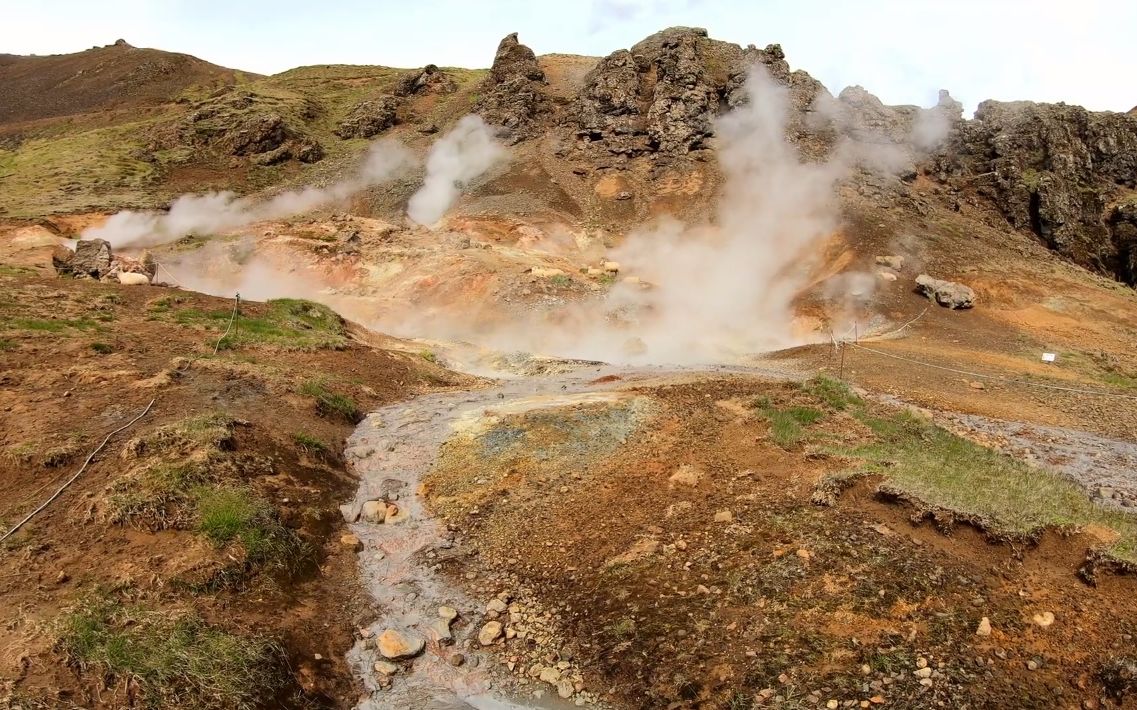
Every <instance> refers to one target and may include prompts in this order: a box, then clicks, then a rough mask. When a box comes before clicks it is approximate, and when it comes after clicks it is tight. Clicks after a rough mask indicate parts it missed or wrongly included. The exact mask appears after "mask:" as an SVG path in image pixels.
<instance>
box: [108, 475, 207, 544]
mask: <svg viewBox="0 0 1137 710" xmlns="http://www.w3.org/2000/svg"><path fill="white" fill-rule="evenodd" d="M213 478H214V476H213V475H212V473H211V469H210V467H209V465H208V464H203V463H200V462H177V463H167V462H160V463H156V464H153V465H151V466H148V467H146V468H145V469H143V471H142V472H141V473H140V474H139V475H137V476H130V477H126V478H121V479H119V480H118V481H116V482H115V483H114V485H112V486H111V489H110V495H109V497H108V512H107V518H108V519H109V520H110V522H112V523H117V524H120V525H126V524H129V525H134V526H136V527H141V528H144V529H147V530H164V529H169V528H185V527H188V526H189V524H190V523H191V522H192V521H193V520H194V517H195V512H194V505H195V503H196V498H195V496H194V492H195V491H196V490H197V489H199V488H200V487H201V486H203V485H205V484H207V483H208V482H210V481H212V480H213Z"/></svg>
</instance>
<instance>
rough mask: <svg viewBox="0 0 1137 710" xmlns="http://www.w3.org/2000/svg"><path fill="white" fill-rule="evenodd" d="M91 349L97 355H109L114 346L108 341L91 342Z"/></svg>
mask: <svg viewBox="0 0 1137 710" xmlns="http://www.w3.org/2000/svg"><path fill="white" fill-rule="evenodd" d="M91 349H92V350H94V351H95V352H96V353H98V354H99V355H110V354H111V353H113V352H114V348H113V347H112V346H111V345H109V344H108V343H91Z"/></svg>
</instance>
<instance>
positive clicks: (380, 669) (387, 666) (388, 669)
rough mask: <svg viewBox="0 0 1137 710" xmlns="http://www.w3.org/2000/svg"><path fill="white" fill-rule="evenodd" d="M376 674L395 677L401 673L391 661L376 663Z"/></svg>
mask: <svg viewBox="0 0 1137 710" xmlns="http://www.w3.org/2000/svg"><path fill="white" fill-rule="evenodd" d="M375 672H376V673H379V674H380V675H395V674H396V673H398V672H399V667H398V666H397V665H395V664H394V663H391V662H390V661H376V662H375Z"/></svg>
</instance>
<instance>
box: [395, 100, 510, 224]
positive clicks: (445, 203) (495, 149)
mask: <svg viewBox="0 0 1137 710" xmlns="http://www.w3.org/2000/svg"><path fill="white" fill-rule="evenodd" d="M504 155H505V148H503V147H502V146H501V144H500V143H498V142H497V140H495V138H494V134H493V131H492V130H491V129H490V128H489V126H487V125H486V123H485V121H483V120H482V118H481V117H480V116H477V115H473V114H471V115H469V116H464V117H462V120H460V121H458V125H456V126H455V127H454V128H453V129H452V130H451V131H450V132H449V133H447V134H446V135H445V136H443V137H442V138H440V139H439V140H438V141H436V142H435V144H434V145H433V146H431V148H430V155H429V156H428V157H427V159H426V178H425V180H424V181H423V184H422V187H421V188H419V190H418V192H416V193H415V194H414V195H413V196H412V197H411V200H410V202H409V203H408V204H407V216H408V217H410V218H411V220H413V221H414V222H416V223H418V224H421V225H427V226H429V225H433V224H435V223H436V222H438V220H440V219H442V215H444V214H445V213H446V210H447V209H449V207H450V205H452V204H454V201H455V200H457V199H458V197H459V195H461V194H462V189H463V188H464V187H465V186H466V185H467V184H468V183H469V182H470V181H471V180H473V179H475V178H476V177H478V176H479V175H481V174H482V173H484V172H485V171H487V170H489V169H490V168H491V167H492V166H493V164H494V163H496V162H497V161H498V160H500V159H501V158H502V157H503V156H504Z"/></svg>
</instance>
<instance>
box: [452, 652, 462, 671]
mask: <svg viewBox="0 0 1137 710" xmlns="http://www.w3.org/2000/svg"><path fill="white" fill-rule="evenodd" d="M465 662H466V657H465V656H463V655H462V654H460V653H455V654H454V655H453V656H451V657H450V665H452V666H454V667H455V668H457V667H458V666H460V665H462V664H463V663H465Z"/></svg>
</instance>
